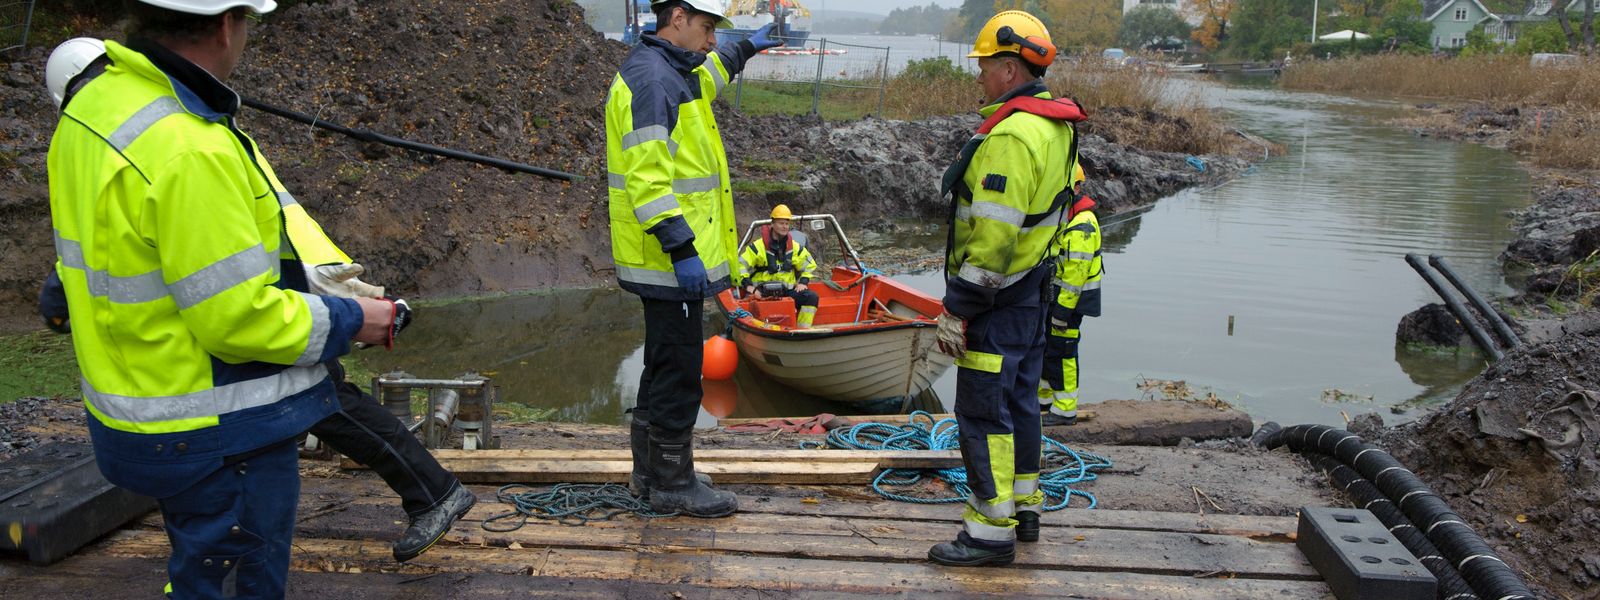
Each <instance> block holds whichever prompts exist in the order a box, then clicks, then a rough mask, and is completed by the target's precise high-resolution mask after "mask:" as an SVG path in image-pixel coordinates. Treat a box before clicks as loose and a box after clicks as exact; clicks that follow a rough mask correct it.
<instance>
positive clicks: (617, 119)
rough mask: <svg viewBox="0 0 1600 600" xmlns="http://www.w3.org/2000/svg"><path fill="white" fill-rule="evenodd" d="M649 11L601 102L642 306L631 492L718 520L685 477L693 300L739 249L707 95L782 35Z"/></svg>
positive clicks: (617, 225)
mask: <svg viewBox="0 0 1600 600" xmlns="http://www.w3.org/2000/svg"><path fill="white" fill-rule="evenodd" d="M650 10H651V11H652V12H654V13H655V15H656V31H655V32H647V33H645V34H644V35H643V36H642V39H641V41H640V42H639V45H638V46H635V47H634V48H633V51H632V52H629V53H628V57H627V58H626V59H624V60H623V63H622V68H621V70H620V71H619V72H618V73H617V76H616V79H614V80H613V81H612V83H611V91H610V94H609V96H608V97H607V99H606V168H607V171H609V173H608V179H609V182H610V188H609V190H608V193H609V196H610V201H611V202H610V204H611V211H610V212H611V215H610V219H611V254H612V258H613V259H614V260H615V261H616V264H617V279H618V281H619V282H620V284H621V286H622V289H624V290H627V291H629V292H632V293H634V294H637V295H638V296H639V299H640V301H641V302H643V304H644V330H645V334H644V336H645V338H644V372H643V374H642V375H641V376H640V378H639V397H638V401H637V403H636V404H635V408H634V410H633V424H632V432H631V433H632V435H631V436H630V440H631V444H632V446H633V476H632V478H631V480H630V487H631V488H632V489H633V490H634V493H636V494H639V495H642V496H648V497H649V501H650V504H651V508H652V509H654V510H656V511H660V512H682V513H685V514H689V515H693V516H698V517H722V516H727V515H729V514H732V513H733V512H734V511H736V510H738V508H739V504H738V500H737V498H735V497H734V495H733V493H732V492H727V491H722V490H718V489H716V488H713V487H711V486H710V485H709V483H710V481H709V479H706V478H704V476H700V475H697V474H696V473H695V472H694V452H693V444H694V440H693V437H694V419H695V414H696V412H697V411H698V408H699V405H700V397H701V393H702V390H701V388H700V363H701V354H702V346H701V318H702V315H703V311H704V300H705V299H706V298H707V297H710V296H712V295H714V294H716V293H717V292H720V291H722V290H724V289H727V288H728V287H730V282H731V281H732V277H731V273H730V272H729V265H730V264H731V262H732V260H733V259H734V257H735V256H736V255H737V253H738V251H739V250H738V246H739V239H738V235H737V234H736V232H735V231H734V228H735V226H736V223H735V221H734V214H733V189H732V186H731V184H730V182H729V179H728V159H727V156H726V155H725V154H724V151H723V147H722V135H721V134H720V133H718V131H717V121H716V117H715V116H714V115H713V114H712V113H711V101H712V100H713V99H715V98H716V96H717V94H718V93H719V92H721V91H722V89H723V87H724V86H726V85H727V83H728V81H729V80H730V79H731V78H733V76H735V75H737V74H739V72H740V71H742V70H743V69H744V65H745V62H746V61H748V60H750V58H751V57H752V56H755V54H756V53H757V52H760V51H761V50H765V49H767V48H772V47H776V46H778V45H779V43H778V42H776V41H774V40H772V39H771V38H770V37H768V36H769V35H770V33H771V31H772V25H771V24H768V25H766V26H763V27H762V28H761V29H759V30H757V31H756V33H755V34H754V35H752V36H750V39H748V40H741V41H738V42H734V43H729V44H723V45H722V46H720V47H718V46H717V45H716V39H717V38H716V30H717V29H718V28H724V29H725V28H728V27H731V26H732V24H731V23H729V22H728V19H727V18H726V17H724V16H723V15H722V9H721V8H720V7H719V6H718V5H717V4H716V3H715V2H712V1H711V0H662V1H659V2H654V3H652V4H651V5H650Z"/></svg>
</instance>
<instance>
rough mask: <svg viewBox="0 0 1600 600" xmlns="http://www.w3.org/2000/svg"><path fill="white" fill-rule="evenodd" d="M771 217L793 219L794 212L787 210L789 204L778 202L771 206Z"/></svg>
mask: <svg viewBox="0 0 1600 600" xmlns="http://www.w3.org/2000/svg"><path fill="white" fill-rule="evenodd" d="M771 217H772V218H774V219H793V218H794V213H792V212H789V205H787V204H779V205H777V206H774V207H772V215H771Z"/></svg>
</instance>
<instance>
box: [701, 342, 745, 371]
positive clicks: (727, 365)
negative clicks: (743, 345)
mask: <svg viewBox="0 0 1600 600" xmlns="http://www.w3.org/2000/svg"><path fill="white" fill-rule="evenodd" d="M702 350H703V353H704V355H703V357H702V358H701V361H700V375H701V376H703V377H705V378H706V379H717V380H721V379H727V378H729V377H733V371H734V369H737V368H738V367H739V348H738V346H736V345H734V343H733V340H731V339H728V337H727V336H724V335H720V334H719V335H713V336H711V339H708V340H706V343H705V347H704V348H702Z"/></svg>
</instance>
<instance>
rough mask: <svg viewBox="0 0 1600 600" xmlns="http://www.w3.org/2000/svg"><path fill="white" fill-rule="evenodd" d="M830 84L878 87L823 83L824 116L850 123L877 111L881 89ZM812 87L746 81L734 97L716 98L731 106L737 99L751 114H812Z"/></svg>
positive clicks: (742, 109) (874, 83)
mask: <svg viewBox="0 0 1600 600" xmlns="http://www.w3.org/2000/svg"><path fill="white" fill-rule="evenodd" d="M829 83H840V84H844V85H851V86H873V87H876V86H877V85H878V82H877V81H876V80H872V81H849V80H832V81H830V80H824V81H823V87H822V97H821V98H820V106H819V112H820V113H822V115H823V116H825V117H827V118H829V119H834V120H844V121H848V120H853V119H859V118H861V117H865V116H868V115H872V114H876V113H877V112H878V90H876V89H871V90H863V89H855V88H845V87H835V86H830V85H828V84H829ZM812 87H813V86H812V84H811V82H809V81H807V82H801V83H778V82H769V81H762V82H745V83H744V84H743V88H744V89H743V90H741V91H737V92H735V93H734V94H730V93H727V92H726V91H725V92H723V94H722V95H721V96H718V97H717V101H718V102H726V103H728V104H729V105H732V104H733V103H734V102H735V101H736V100H737V102H738V104H739V112H742V113H746V114H752V115H773V114H778V115H803V114H809V113H810V112H811V102H812V93H813V92H812Z"/></svg>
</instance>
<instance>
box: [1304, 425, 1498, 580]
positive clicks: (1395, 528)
mask: <svg viewBox="0 0 1600 600" xmlns="http://www.w3.org/2000/svg"><path fill="white" fill-rule="evenodd" d="M1303 456H1305V458H1306V460H1307V461H1310V462H1311V466H1313V467H1316V468H1318V469H1321V470H1322V471H1323V472H1324V473H1327V474H1328V477H1331V478H1332V479H1333V482H1334V485H1336V486H1338V487H1339V489H1342V490H1344V493H1345V495H1346V496H1349V497H1350V498H1351V499H1352V500H1354V501H1355V505H1356V506H1359V507H1362V508H1365V509H1367V510H1369V511H1372V514H1373V515H1375V516H1377V517H1378V520H1379V521H1381V522H1383V525H1384V526H1385V527H1388V528H1389V533H1392V534H1394V537H1395V539H1398V540H1400V543H1401V544H1402V545H1404V546H1405V547H1406V549H1407V550H1410V551H1411V554H1412V555H1413V556H1416V557H1417V560H1418V561H1420V562H1421V563H1422V566H1424V567H1427V568H1428V571H1430V572H1432V573H1433V577H1434V579H1435V580H1437V581H1438V587H1437V588H1436V589H1437V592H1436V594H1437V597H1438V598H1439V600H1478V595H1477V594H1474V593H1472V587H1471V586H1469V585H1467V581H1466V580H1465V579H1462V578H1461V572H1460V571H1457V570H1456V568H1455V566H1454V565H1451V564H1450V561H1449V560H1446V559H1445V557H1444V556H1443V555H1441V554H1440V553H1439V549H1438V548H1436V547H1434V545H1433V542H1430V541H1428V537H1427V536H1425V535H1422V532H1421V531H1419V530H1418V529H1417V528H1416V526H1415V525H1412V524H1411V520H1410V519H1407V518H1406V516H1405V514H1403V513H1401V512H1400V509H1398V508H1395V505H1394V503H1393V502H1390V501H1389V499H1388V498H1385V497H1383V492H1380V491H1378V488H1377V487H1374V486H1373V485H1372V482H1370V481H1367V480H1366V479H1365V478H1363V477H1362V476H1361V474H1359V473H1356V470H1355V469H1352V468H1350V466H1349V465H1346V464H1344V463H1342V462H1339V460H1338V459H1336V458H1334V457H1332V456H1328V455H1326V454H1322V453H1319V452H1306V453H1303Z"/></svg>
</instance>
